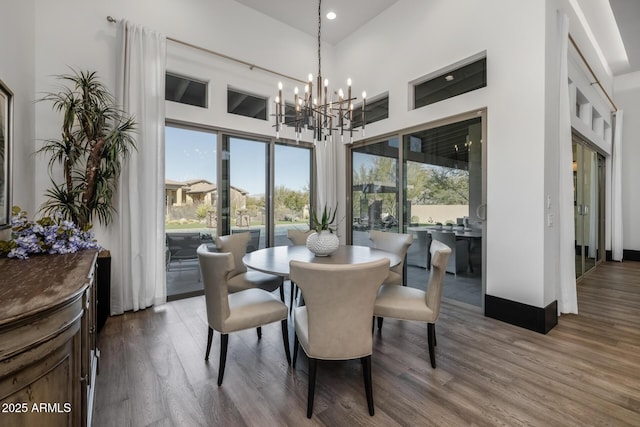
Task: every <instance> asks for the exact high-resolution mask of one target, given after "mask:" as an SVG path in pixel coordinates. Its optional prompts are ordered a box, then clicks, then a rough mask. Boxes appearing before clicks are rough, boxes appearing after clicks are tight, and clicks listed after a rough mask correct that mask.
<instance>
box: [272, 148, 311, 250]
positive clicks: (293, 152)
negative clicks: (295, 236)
mask: <svg viewBox="0 0 640 427" xmlns="http://www.w3.org/2000/svg"><path fill="white" fill-rule="evenodd" d="M312 161H313V156H312V150H311V149H310V148H306V147H301V146H300V145H282V144H275V147H274V185H273V189H274V190H273V209H274V212H273V217H274V225H275V227H274V244H273V246H286V245H289V244H290V243H291V242H290V241H289V238H288V237H287V235H288V230H289V229H295V230H300V231H307V230H309V210H310V207H311V189H312V182H311V171H312Z"/></svg>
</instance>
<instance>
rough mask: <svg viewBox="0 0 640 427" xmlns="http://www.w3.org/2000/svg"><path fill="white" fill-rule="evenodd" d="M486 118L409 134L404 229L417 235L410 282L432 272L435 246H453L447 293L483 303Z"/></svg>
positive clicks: (405, 152)
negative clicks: (431, 253) (437, 242)
mask: <svg viewBox="0 0 640 427" xmlns="http://www.w3.org/2000/svg"><path fill="white" fill-rule="evenodd" d="M483 147H484V144H483V137H482V117H474V118H469V119H466V120H460V119H458V120H454V121H449V122H448V123H447V122H444V123H443V124H441V125H436V126H435V127H430V128H426V129H423V130H418V131H415V132H411V133H409V134H406V135H404V136H403V141H402V148H403V160H404V162H403V171H404V173H403V176H404V181H405V182H404V185H403V188H404V203H403V206H404V207H405V215H404V221H403V224H405V227H404V230H405V232H407V233H411V234H413V236H414V243H413V245H412V246H411V247H410V248H409V252H408V254H407V266H408V267H407V270H408V282H407V284H408V285H409V286H415V287H420V288H422V287H424V286H425V284H426V282H427V281H428V277H429V270H430V267H431V265H430V256H429V253H428V251H429V246H430V244H431V241H432V240H433V239H438V240H440V241H442V242H443V243H445V244H447V245H449V246H450V247H451V249H452V252H451V255H450V260H449V264H448V265H447V269H446V271H447V274H446V276H445V286H444V290H443V297H444V298H447V299H449V300H455V301H458V302H462V303H465V304H470V305H474V306H478V307H482V303H483V296H484V292H483V265H484V262H483V253H484V251H483V240H484V227H483V224H484V214H485V205H484V194H483V176H484V173H483Z"/></svg>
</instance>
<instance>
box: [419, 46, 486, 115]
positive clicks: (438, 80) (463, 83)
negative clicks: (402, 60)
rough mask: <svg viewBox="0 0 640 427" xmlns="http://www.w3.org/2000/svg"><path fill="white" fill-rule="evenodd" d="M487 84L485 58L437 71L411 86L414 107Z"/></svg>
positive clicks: (432, 102) (451, 96)
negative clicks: (432, 75)
mask: <svg viewBox="0 0 640 427" xmlns="http://www.w3.org/2000/svg"><path fill="white" fill-rule="evenodd" d="M486 86H487V58H481V59H479V60H476V61H474V62H472V63H470V64H467V65H464V66H462V67H459V68H456V69H453V70H448V71H446V72H442V73H438V75H437V76H436V77H434V78H430V79H429V80H427V81H423V82H420V83H417V84H415V85H414V86H413V95H414V108H420V107H424V106H425V105H429V104H434V103H436V102H439V101H442V100H445V99H448V98H453V97H454V96H458V95H462V94H463V93H467V92H471V91H474V90H476V89H480V88H483V87H486Z"/></svg>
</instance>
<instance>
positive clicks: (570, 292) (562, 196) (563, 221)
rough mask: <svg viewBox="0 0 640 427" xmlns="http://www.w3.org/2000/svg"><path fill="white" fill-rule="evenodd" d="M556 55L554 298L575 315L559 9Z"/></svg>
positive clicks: (563, 25) (563, 31)
mask: <svg viewBox="0 0 640 427" xmlns="http://www.w3.org/2000/svg"><path fill="white" fill-rule="evenodd" d="M557 37H558V39H557V54H558V57H557V58H558V64H559V67H558V69H559V72H558V81H557V85H558V119H559V120H558V121H559V123H558V145H559V147H558V151H559V155H558V166H559V171H558V185H559V189H558V228H559V237H560V248H559V263H560V265H559V277H558V282H557V292H556V294H557V295H556V297H557V299H558V314H560V313H578V297H577V291H576V266H575V258H576V255H575V228H574V227H575V226H574V222H575V213H574V206H573V152H572V147H571V107H570V101H569V74H568V65H567V53H568V42H569V18H568V17H567V15H566V14H565V13H564V11H562V10H558V14H557Z"/></svg>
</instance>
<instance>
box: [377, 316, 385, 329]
mask: <svg viewBox="0 0 640 427" xmlns="http://www.w3.org/2000/svg"><path fill="white" fill-rule="evenodd" d="M382 322H384V317H380V316H378V329H382Z"/></svg>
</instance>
